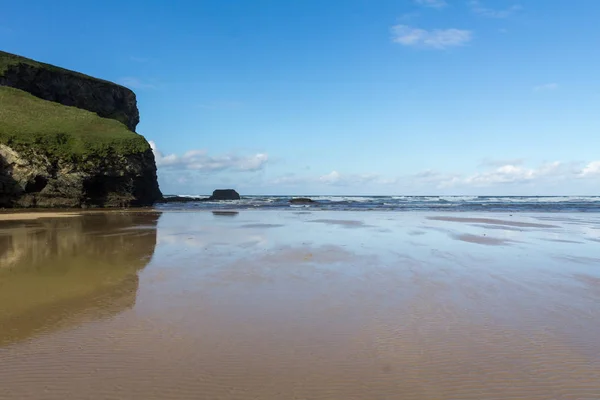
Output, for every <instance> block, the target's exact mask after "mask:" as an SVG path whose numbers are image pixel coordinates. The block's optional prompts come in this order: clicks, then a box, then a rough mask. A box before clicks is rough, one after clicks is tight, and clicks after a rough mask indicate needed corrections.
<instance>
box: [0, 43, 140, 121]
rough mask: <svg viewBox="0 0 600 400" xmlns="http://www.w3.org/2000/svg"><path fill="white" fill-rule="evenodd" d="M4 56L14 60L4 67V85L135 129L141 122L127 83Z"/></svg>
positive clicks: (0, 74) (1, 75)
mask: <svg viewBox="0 0 600 400" xmlns="http://www.w3.org/2000/svg"><path fill="white" fill-rule="evenodd" d="M2 59H5V60H10V63H8V65H6V66H5V67H4V68H5V70H4V71H0V86H9V87H13V88H15V89H20V90H23V91H25V92H29V93H31V94H32V95H34V96H36V97H39V98H40V99H44V100H48V101H53V102H56V103H60V104H63V105H65V106H73V107H77V108H81V109H83V110H88V111H92V112H95V113H96V114H98V115H99V116H100V117H103V118H112V119H116V120H117V121H119V122H121V123H123V124H125V126H127V128H128V129H129V130H131V131H135V127H136V126H137V124H138V123H139V122H140V114H139V111H138V108H137V101H136V97H135V94H134V93H133V92H132V91H131V90H129V89H127V88H125V87H123V86H120V85H116V84H114V83H111V82H107V81H103V80H100V79H96V78H92V77H90V76H87V75H83V74H80V73H77V72H74V71H69V70H66V69H63V68H57V67H54V66H52V65H49V64H43V63H39V62H36V61H33V60H29V59H27V58H24V57H20V56H16V55H13V54H10V53H5V52H3V51H0V60H2ZM1 67H2V64H0V68H1Z"/></svg>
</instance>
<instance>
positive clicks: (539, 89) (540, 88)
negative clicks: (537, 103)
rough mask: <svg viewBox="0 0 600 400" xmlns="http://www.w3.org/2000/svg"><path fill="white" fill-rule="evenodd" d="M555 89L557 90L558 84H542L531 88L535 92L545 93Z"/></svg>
mask: <svg viewBox="0 0 600 400" xmlns="http://www.w3.org/2000/svg"><path fill="white" fill-rule="evenodd" d="M556 89H558V83H544V84H543V85H538V86H534V88H533V90H534V91H536V92H546V91H550V90H556Z"/></svg>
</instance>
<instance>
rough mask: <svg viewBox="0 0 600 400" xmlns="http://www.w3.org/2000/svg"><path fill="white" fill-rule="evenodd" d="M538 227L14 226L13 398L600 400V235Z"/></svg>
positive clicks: (419, 222)
mask: <svg viewBox="0 0 600 400" xmlns="http://www.w3.org/2000/svg"><path fill="white" fill-rule="evenodd" d="M538 217H539V216H536V215H533V214H532V215H514V216H512V217H510V219H508V218H507V217H506V216H501V215H497V216H496V215H487V214H473V215H468V216H467V217H460V218H456V217H454V216H452V217H448V216H434V218H431V214H426V213H423V214H420V213H413V214H396V213H377V212H333V213H328V212H322V213H321V212H316V213H310V214H298V213H293V212H289V213H285V212H268V211H259V212H252V211H241V212H240V213H239V214H238V215H237V216H236V218H222V217H219V216H215V215H212V213H207V212H199V213H183V212H177V213H163V214H162V215H158V214H151V213H147V214H143V213H142V214H131V215H128V214H127V213H120V214H106V215H103V214H101V213H100V214H99V213H96V214H93V215H88V214H85V213H84V215H82V216H81V218H71V219H65V218H62V219H52V218H48V219H46V218H44V219H39V220H37V221H31V222H30V223H29V224H30V225H31V226H29V228H31V229H28V230H26V231H23V230H22V229H21V230H19V229H17V228H12V227H11V226H12V225H6V226H3V222H2V220H1V219H0V260H8V259H10V260H11V266H10V268H0V360H1V362H0V399H24V400H28V399H50V400H52V399H83V398H85V399H92V400H93V399H107V398H114V399H121V398H122V399H226V400H230V399H231V400H233V399H265V400H268V399H340V400H342V399H343V400H346V399H368V400H371V399H415V400H416V399H419V400H423V399H461V400H462V399H464V400H468V399H540V400H542V399H543V400H547V399H565V400H571V399H572V400H575V399H597V398H600V342H598V339H597V333H598V332H600V307H598V305H599V304H600V290H599V289H598V288H599V286H598V282H600V269H598V268H596V267H597V266H598V265H600V264H598V263H596V264H594V263H595V262H596V261H599V262H600V260H598V258H597V243H595V242H594V240H598V239H600V230H597V229H595V228H596V227H598V226H600V218H599V217H596V216H593V215H592V216H590V215H583V216H582V215H571V216H570V215H562V214H561V218H562V219H563V220H561V221H553V224H555V225H552V228H550V227H549V226H540V225H546V224H538V223H536V222H534V221H535V220H536V218H538ZM348 221H350V223H347V222H348ZM315 222H319V223H315ZM457 222H460V223H457ZM4 224H8V222H5V223H4ZM474 224H475V225H474ZM477 225H479V226H477ZM481 225H483V226H481ZM489 225H493V226H496V227H498V229H494V230H493V231H492V232H491V231H490V230H488V229H486V227H487V226H489ZM532 225H536V226H532ZM503 226H504V227H506V229H502V227H503ZM348 227H352V228H353V229H348ZM515 227H527V228H535V229H533V230H523V231H515V230H514V228H515ZM490 233H493V235H492V234H490ZM2 257H4V258H2ZM7 289H8V290H7ZM1 296H3V297H1Z"/></svg>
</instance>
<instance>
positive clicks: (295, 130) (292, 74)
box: [0, 0, 600, 195]
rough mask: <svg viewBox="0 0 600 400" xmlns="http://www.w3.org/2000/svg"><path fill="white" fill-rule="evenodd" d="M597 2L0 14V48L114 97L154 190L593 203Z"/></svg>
mask: <svg viewBox="0 0 600 400" xmlns="http://www.w3.org/2000/svg"><path fill="white" fill-rule="evenodd" d="M598 17H600V1H597V0H577V1H565V0H515V1H511V0H480V1H476V0H395V1H392V0H210V1H208V0H205V1H201V0H178V1H170V2H167V1H157V0H155V1H152V0H130V1H114V0H104V1H85V2H84V1H81V0H78V1H74V0H61V1H49V0H48V1H42V0H31V1H27V2H20V1H19V2H15V1H12V2H8V1H5V2H3V3H2V12H1V13H0V48H1V49H2V50H5V51H9V52H13V53H18V54H21V55H24V56H27V57H30V58H34V59H37V60H40V61H45V62H49V63H52V64H57V65H60V66H63V67H66V68H70V69H74V70H78V71H81V72H84V73H87V74H89V75H93V76H97V77H100V78H104V79H107V80H111V81H114V82H118V83H121V84H124V85H125V86H128V87H130V88H131V89H133V90H134V91H135V92H136V94H137V97H138V106H139V108H140V113H141V123H140V124H139V126H138V132H139V133H141V134H143V135H144V136H145V137H146V138H147V139H148V140H150V141H152V143H153V146H154V147H155V152H156V156H157V163H158V168H159V181H160V185H161V188H162V190H163V192H165V193H182V194H203V193H208V192H210V191H212V190H213V189H214V188H218V187H234V188H236V189H238V191H240V192H241V193H242V194H445V195H449V194H491V195H494V194H499V195H547V194H557V195H560V194H599V192H600V190H599V188H600V113H599V112H598V110H599V108H598V107H599V104H600V78H599V76H600V75H599V71H600V52H598V51H597V49H598V42H599V41H600V26H599V25H598V24H597V21H598Z"/></svg>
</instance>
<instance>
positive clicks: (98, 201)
mask: <svg viewBox="0 0 600 400" xmlns="http://www.w3.org/2000/svg"><path fill="white" fill-rule="evenodd" d="M161 197H162V195H161V193H160V190H159V188H158V182H157V179H156V167H155V165H154V154H153V153H152V150H147V151H146V152H143V153H138V154H130V155H113V156H109V157H106V158H103V159H97V160H87V162H85V163H80V162H73V161H71V160H69V159H59V160H55V161H52V160H50V159H49V157H48V156H46V155H44V154H43V153H41V154H35V153H34V154H28V155H26V156H25V155H22V154H20V153H18V152H16V151H14V150H13V149H11V148H10V147H8V146H6V145H3V144H0V207H23V208H26V207H73V208H75V207H128V206H149V205H152V204H153V203H154V202H155V201H156V200H158V199H160V198H161Z"/></svg>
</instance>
